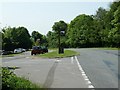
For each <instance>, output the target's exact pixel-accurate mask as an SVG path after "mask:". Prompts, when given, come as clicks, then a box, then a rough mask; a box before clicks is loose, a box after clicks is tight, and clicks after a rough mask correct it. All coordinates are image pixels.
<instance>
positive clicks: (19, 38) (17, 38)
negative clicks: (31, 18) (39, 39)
mask: <svg viewBox="0 0 120 90" xmlns="http://www.w3.org/2000/svg"><path fill="white" fill-rule="evenodd" d="M2 44H3V49H5V50H7V51H10V50H14V49H15V48H25V49H29V48H31V46H32V42H31V40H30V34H29V32H28V30H27V29H26V28H25V27H18V28H15V27H13V28H11V27H8V28H4V29H3V42H2Z"/></svg>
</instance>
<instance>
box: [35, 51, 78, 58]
mask: <svg viewBox="0 0 120 90" xmlns="http://www.w3.org/2000/svg"><path fill="white" fill-rule="evenodd" d="M79 54H80V53H78V52H75V51H72V50H65V51H64V54H58V50H55V51H53V52H49V53H45V54H40V55H37V56H39V57H43V58H64V57H70V56H75V55H79Z"/></svg>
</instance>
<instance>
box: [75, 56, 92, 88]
mask: <svg viewBox="0 0 120 90" xmlns="http://www.w3.org/2000/svg"><path fill="white" fill-rule="evenodd" d="M75 60H76V62H77V65H78V68H79V70H80V71H81V73H82V76H83V78H84V79H85V81H87V84H88V88H94V86H93V85H92V83H91V82H90V80H89V79H88V77H87V75H86V74H85V72H84V70H83V69H82V67H81V65H80V63H79V61H78V59H77V56H75Z"/></svg>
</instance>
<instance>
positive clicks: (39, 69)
mask: <svg viewBox="0 0 120 90" xmlns="http://www.w3.org/2000/svg"><path fill="white" fill-rule="evenodd" d="M73 50H75V51H78V52H80V56H74V57H68V58H59V59H43V58H38V57H34V56H30V52H25V53H23V54H22V55H18V56H15V57H5V58H3V59H2V62H3V66H9V67H11V66H16V67H19V69H16V70H14V72H15V73H16V74H17V75H18V76H24V77H26V78H28V79H29V80H31V81H32V82H34V83H37V84H40V85H42V86H43V87H47V88H118V56H119V54H118V51H117V50H98V49H73Z"/></svg>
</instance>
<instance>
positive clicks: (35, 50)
mask: <svg viewBox="0 0 120 90" xmlns="http://www.w3.org/2000/svg"><path fill="white" fill-rule="evenodd" d="M33 54H34V55H36V54H43V50H42V48H41V47H39V46H33V48H32V51H31V55H33Z"/></svg>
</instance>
